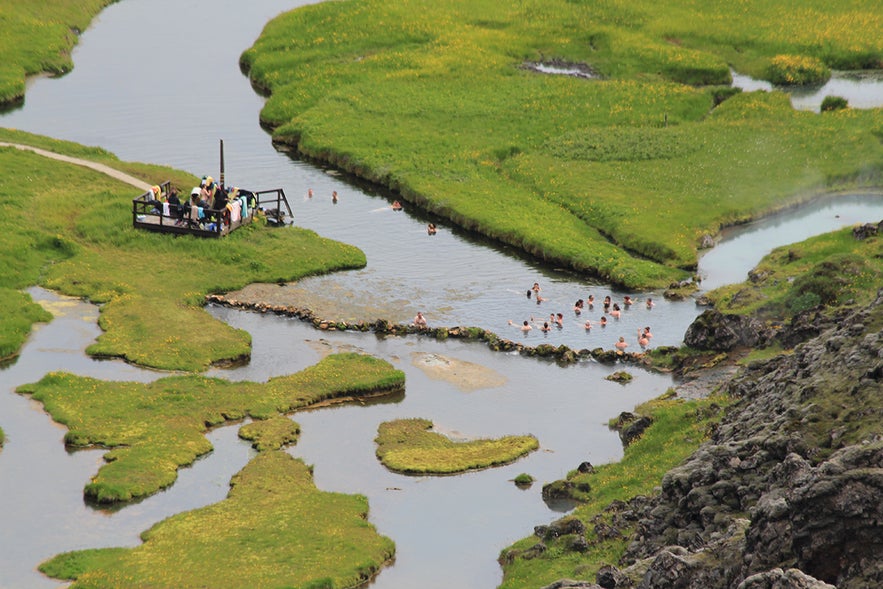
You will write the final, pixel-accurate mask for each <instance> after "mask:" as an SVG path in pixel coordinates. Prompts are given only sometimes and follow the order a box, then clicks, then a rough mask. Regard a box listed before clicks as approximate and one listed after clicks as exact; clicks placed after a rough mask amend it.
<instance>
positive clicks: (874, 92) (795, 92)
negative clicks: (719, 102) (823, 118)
mask: <svg viewBox="0 0 883 589" xmlns="http://www.w3.org/2000/svg"><path fill="white" fill-rule="evenodd" d="M731 73H732V76H733V86H734V87H736V88H742V90H744V91H746V92H754V91H756V90H763V91H765V92H772V91H773V90H781V91H783V92H787V93H788V94H789V96H790V98H791V104H792V105H793V106H794V108H796V109H798V110H811V111H815V112H819V110H821V107H822V101H823V100H824V99H825V98H826V97H827V96H839V97H841V98H845V99H846V100H847V101H848V102H849V106H850V108H879V107H881V106H883V70H874V71H858V72H842V71H835V72H832V73H831V79H830V80H828V81H827V82H825V83H824V84H821V85H818V86H807V87H793V88H792V87H789V88H785V87H782V88H780V87H776V86H773V85H772V84H771V83H769V82H767V81H766V80H756V79H754V78H752V77H751V76H746V75H743V74H737V73H736V72H731Z"/></svg>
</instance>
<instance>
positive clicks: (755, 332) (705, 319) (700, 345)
mask: <svg viewBox="0 0 883 589" xmlns="http://www.w3.org/2000/svg"><path fill="white" fill-rule="evenodd" d="M771 336H772V333H770V330H769V329H768V328H767V327H766V326H764V324H763V323H761V322H760V321H758V320H756V319H753V318H751V317H747V316H744V315H727V314H724V313H721V312H720V311H718V310H717V309H706V310H705V311H703V312H702V314H701V315H699V317H697V318H696V319H695V320H694V321H693V323H692V324H690V327H688V328H687V332H686V333H685V334H684V343H685V344H687V345H688V346H690V347H692V348H696V349H699V350H714V351H717V352H728V351H730V350H733V349H735V348H739V347H755V346H763V345H765V344H766V343H767V342H768V341H769V340H770V338H771Z"/></svg>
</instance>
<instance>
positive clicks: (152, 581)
mask: <svg viewBox="0 0 883 589" xmlns="http://www.w3.org/2000/svg"><path fill="white" fill-rule="evenodd" d="M230 486H231V490H230V493H229V495H228V496H227V498H226V499H225V500H224V501H221V502H220V503H217V504H215V505H210V506H208V507H204V508H201V509H197V510H194V511H189V512H185V513H181V514H178V515H175V516H172V517H171V518H169V519H167V520H164V521H162V522H160V523H158V524H156V525H155V526H153V527H152V528H151V529H149V530H147V531H146V532H144V533H143V534H142V535H141V538H142V540H143V541H144V543H143V544H141V545H140V546H137V547H135V548H103V549H97V550H81V551H77V552H71V553H66V554H61V555H59V556H56V557H55V558H53V559H51V560H49V561H47V562H45V563H43V564H42V565H40V570H41V571H42V572H43V573H45V574H47V575H49V576H51V577H54V578H58V579H65V580H71V579H76V582H75V583H73V585H71V587H72V589H73V588H76V589H87V588H98V587H100V588H102V589H110V588H114V587H116V588H120V589H123V588H125V589H135V588H145V589H146V588H148V587H150V588H160V587H166V588H173V587H174V588H176V589H184V588H196V587H228V588H231V589H234V588H251V587H303V588H304V589H331V588H334V589H347V588H350V587H356V586H359V585H361V584H363V583H364V582H365V581H366V580H368V579H369V578H371V577H372V576H373V575H374V574H375V573H376V572H377V571H378V570H379V569H380V567H381V566H383V564H385V563H386V562H387V561H389V560H390V559H391V558H392V557H393V554H394V552H395V547H394V545H393V543H392V541H391V540H390V539H389V538H386V537H385V536H381V535H379V534H378V533H377V532H376V530H375V529H374V526H372V525H371V524H370V523H368V522H367V515H368V502H367V500H366V499H365V497H363V496H360V495H343V494H340V493H328V492H324V491H319V490H318V489H317V488H316V487H315V485H314V484H313V480H312V473H311V471H310V469H309V468H308V467H307V466H306V465H304V464H303V462H301V461H300V460H296V459H294V458H292V457H291V456H289V455H288V454H285V453H283V452H266V453H262V454H260V455H258V456H257V457H256V458H254V459H253V460H252V461H251V462H250V463H249V464H248V465H246V467H245V468H244V469H243V470H242V471H241V472H240V473H239V474H237V475H236V476H235V477H234V478H233V480H232V481H231V483H230Z"/></svg>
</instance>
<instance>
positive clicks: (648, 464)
mask: <svg viewBox="0 0 883 589" xmlns="http://www.w3.org/2000/svg"><path fill="white" fill-rule="evenodd" d="M727 403H728V400H727V399H724V398H720V397H711V398H708V399H703V400H701V401H689V402H685V401H681V400H666V399H664V398H661V399H657V400H654V401H650V402H648V403H646V404H644V405H641V406H639V407H637V408H636V409H635V412H636V413H639V414H641V415H646V416H649V417H651V418H652V419H653V424H652V425H651V426H650V427H649V428H648V429H647V430H646V431H645V432H644V434H643V435H642V436H641V437H640V438H639V439H638V440H636V441H634V442H632V444H631V445H629V446H628V447H627V448H626V449H625V456H624V457H623V459H622V460H621V461H619V462H617V463H613V464H605V465H602V466H598V467H595V470H594V472H592V473H581V472H572V473H570V474H569V475H568V476H567V479H566V481H565V484H564V485H563V486H564V487H566V488H568V489H570V494H571V496H573V497H574V498H576V499H579V500H580V501H582V503H581V504H580V505H579V506H578V507H577V508H576V509H575V510H574V512H573V513H572V514H571V515H570V516H568V517H572V518H576V519H578V520H579V521H580V522H582V523H583V524H584V526H585V528H586V530H587V533H586V539H587V541H588V547H589V548H588V550H587V551H581V550H576V549H574V542H573V541H574V537H573V535H572V534H567V535H562V536H561V537H559V538H544V539H543V541H544V542H545V544H546V550H545V551H543V552H540V553H537V552H536V551H535V550H532V548H533V547H534V546H535V545H536V544H537V543H538V542H540V538H538V537H537V536H536V535H534V536H531V537H528V538H525V539H523V540H520V541H518V542H516V543H515V544H514V545H512V546H510V547H509V548H507V549H505V550H504V551H503V552H502V553H501V555H500V563H501V564H502V565H503V573H504V579H503V583H502V585H500V589H520V588H527V587H543V586H546V585H548V584H550V583H552V582H554V581H556V580H558V579H594V578H595V573H596V572H597V570H598V569H599V568H601V567H602V566H603V565H605V564H616V563H617V562H618V560H619V558H620V556H621V555H622V554H623V552H624V551H625V548H626V546H627V545H628V543H629V542H630V541H631V537H630V534H631V533H632V532H633V530H632V529H627V528H625V527H622V526H620V527H619V530H620V532H622V533H621V534H618V535H616V536H615V537H605V536H603V535H600V536H599V534H598V530H599V529H602V528H603V527H604V526H603V525H601V526H599V527H598V528H596V524H599V523H602V524H609V523H610V520H611V517H612V512H611V511H610V510H608V508H609V507H610V506H611V505H615V503H616V502H618V501H627V500H628V499H630V498H632V497H636V496H639V495H652V494H653V492H654V491H653V489H654V487H656V486H658V485H659V484H660V482H661V481H662V476H663V475H664V474H665V473H666V472H667V471H668V470H669V469H671V468H672V467H674V466H676V465H677V464H679V463H680V462H681V461H683V460H684V459H685V458H686V457H687V456H689V455H690V454H691V453H692V452H693V451H694V450H695V449H696V448H698V447H699V444H700V443H701V442H702V441H703V440H704V439H705V438H706V437H707V433H708V427H709V425H710V424H711V423H714V422H716V421H717V420H719V419H720V417H721V415H722V411H721V406H723V405H725V404H727ZM633 523H634V522H632V524H633Z"/></svg>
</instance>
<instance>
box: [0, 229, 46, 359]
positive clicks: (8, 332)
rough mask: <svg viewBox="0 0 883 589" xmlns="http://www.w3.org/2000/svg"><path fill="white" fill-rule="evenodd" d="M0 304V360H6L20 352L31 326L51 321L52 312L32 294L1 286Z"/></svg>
mask: <svg viewBox="0 0 883 589" xmlns="http://www.w3.org/2000/svg"><path fill="white" fill-rule="evenodd" d="M0 239H2V238H0ZM0 272H2V270H0ZM0 304H2V305H3V313H2V314H0V360H5V359H9V358H12V357H13V356H15V355H17V354H18V351H19V349H21V346H22V344H24V342H25V340H26V339H27V337H28V335H29V334H30V333H31V326H32V325H33V324H34V323H41V322H42V323H46V322H48V321H51V320H52V313H50V312H49V311H46V310H45V309H44V308H43V307H41V306H40V305H38V304H37V303H35V302H34V301H33V299H32V298H31V295H29V294H27V293H24V292H21V291H18V290H12V289H8V288H2V287H0Z"/></svg>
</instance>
